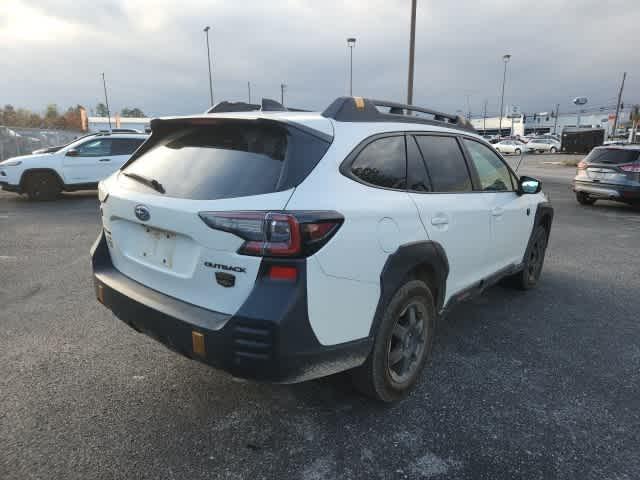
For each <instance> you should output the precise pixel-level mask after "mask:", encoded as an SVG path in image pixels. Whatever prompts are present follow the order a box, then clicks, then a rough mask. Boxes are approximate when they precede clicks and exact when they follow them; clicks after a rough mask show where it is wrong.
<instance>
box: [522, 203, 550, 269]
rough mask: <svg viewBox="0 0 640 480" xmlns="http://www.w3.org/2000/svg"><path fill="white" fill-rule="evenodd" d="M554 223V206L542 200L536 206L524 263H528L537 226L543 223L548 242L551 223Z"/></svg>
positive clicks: (523, 259) (523, 258)
mask: <svg viewBox="0 0 640 480" xmlns="http://www.w3.org/2000/svg"><path fill="white" fill-rule="evenodd" d="M552 223H553V206H552V205H551V203H550V202H540V203H539V204H538V206H537V207H536V214H535V217H534V218H533V226H532V227H531V233H530V234H529V241H528V242H527V248H526V249H525V250H524V257H522V265H525V264H526V261H527V258H528V257H529V251H530V250H531V245H532V243H533V234H534V232H535V231H536V228H537V227H538V226H540V225H542V226H543V227H544V228H545V230H546V231H547V242H548V241H549V234H550V233H551V224H552Z"/></svg>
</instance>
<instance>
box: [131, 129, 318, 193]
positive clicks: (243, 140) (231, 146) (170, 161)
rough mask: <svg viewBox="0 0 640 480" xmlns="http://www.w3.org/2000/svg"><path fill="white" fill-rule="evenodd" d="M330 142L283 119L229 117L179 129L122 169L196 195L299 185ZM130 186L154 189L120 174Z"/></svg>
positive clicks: (269, 190) (166, 187)
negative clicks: (257, 119)
mask: <svg viewBox="0 0 640 480" xmlns="http://www.w3.org/2000/svg"><path fill="white" fill-rule="evenodd" d="M328 148H329V143H328V142H326V141H324V140H321V139H320V138H317V137H315V136H313V135H311V134H309V133H307V132H304V131H302V130H300V129H297V128H294V127H290V126H288V125H285V124H279V123H271V122H268V123H267V122H255V121H249V122H246V121H228V122H222V123H219V124H216V125H202V126H197V127H186V128H182V129H180V130H178V131H176V132H174V133H172V134H169V135H168V136H167V137H166V138H164V139H162V140H161V141H160V142H159V143H158V144H156V145H154V146H153V147H152V148H151V149H150V150H149V151H147V152H145V153H143V154H142V155H141V156H140V157H139V158H136V159H135V160H134V161H133V162H132V163H130V164H129V165H127V166H126V167H125V168H124V170H123V171H124V172H127V173H135V174H138V175H142V176H144V177H146V178H149V179H153V180H156V181H157V182H159V183H160V184H162V186H163V188H164V190H165V192H166V193H165V194H164V195H166V196H169V197H177V198H188V199H194V200H215V199H221V198H233V197H243V196H250V195H260V194H265V193H272V192H276V191H281V190H287V189H289V188H293V187H295V186H296V185H298V184H300V182H302V180H304V179H305V178H306V177H307V175H309V173H310V172H311V170H312V169H313V168H314V167H315V166H316V164H317V163H318V162H319V161H320V159H321V158H322V157H323V156H324V154H325V153H326V151H327V149H328ZM119 178H120V181H121V182H123V184H124V185H125V186H126V187H127V188H130V189H135V190H140V191H145V192H146V193H153V192H154V190H152V189H150V188H147V187H145V186H144V185H142V184H140V183H139V182H135V181H134V180H132V179H130V178H127V177H126V176H124V175H120V177H119Z"/></svg>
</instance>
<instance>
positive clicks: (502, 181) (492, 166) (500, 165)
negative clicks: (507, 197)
mask: <svg viewBox="0 0 640 480" xmlns="http://www.w3.org/2000/svg"><path fill="white" fill-rule="evenodd" d="M463 142H464V144H465V146H466V147H467V150H468V151H469V156H470V157H471V161H472V162H473V164H474V166H475V167H476V171H477V172H478V177H479V179H480V189H481V190H482V191H484V192H504V191H509V190H513V186H512V183H511V174H510V173H509V169H508V168H507V166H506V165H505V164H504V162H503V161H502V160H501V159H500V158H499V157H498V156H497V155H496V154H495V153H493V152H492V151H491V150H490V149H489V148H488V147H486V146H485V145H482V144H481V143H479V142H476V141H473V140H468V139H466V138H465V139H464V140H463Z"/></svg>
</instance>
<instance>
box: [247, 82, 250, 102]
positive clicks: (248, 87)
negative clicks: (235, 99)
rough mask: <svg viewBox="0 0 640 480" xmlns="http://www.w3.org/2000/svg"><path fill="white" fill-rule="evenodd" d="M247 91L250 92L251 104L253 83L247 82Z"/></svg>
mask: <svg viewBox="0 0 640 480" xmlns="http://www.w3.org/2000/svg"><path fill="white" fill-rule="evenodd" d="M247 91H248V92H249V103H251V82H247Z"/></svg>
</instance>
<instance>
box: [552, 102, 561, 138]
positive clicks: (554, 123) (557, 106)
mask: <svg viewBox="0 0 640 480" xmlns="http://www.w3.org/2000/svg"><path fill="white" fill-rule="evenodd" d="M559 112H560V104H559V103H556V118H555V119H554V120H553V134H554V135H556V129H557V127H558V113H559Z"/></svg>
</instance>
